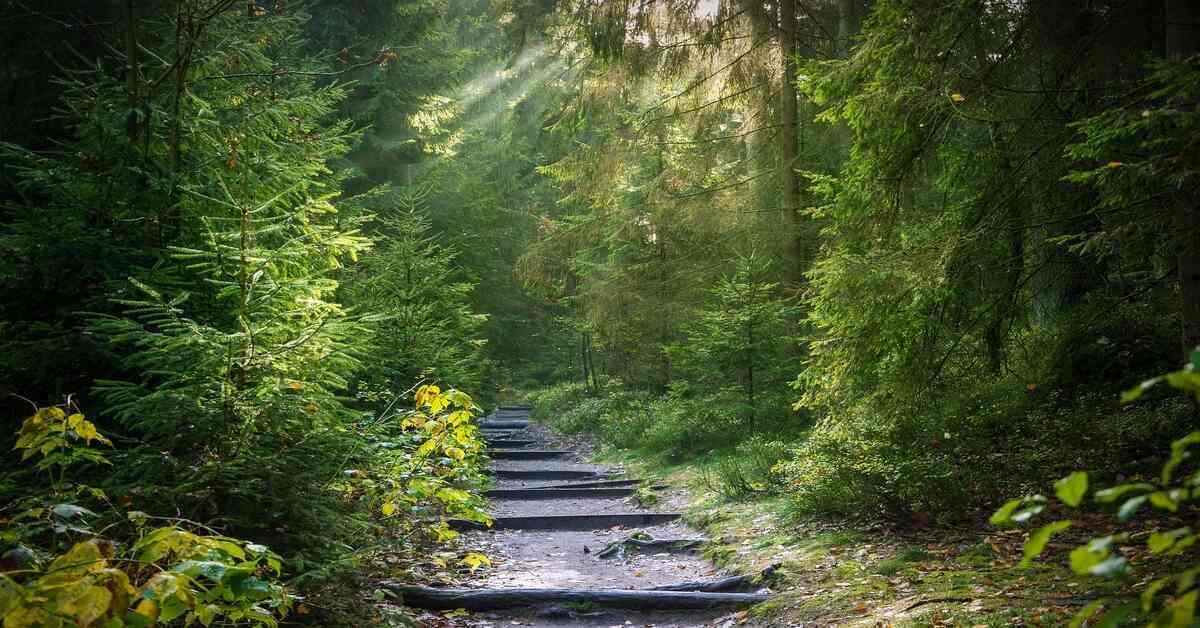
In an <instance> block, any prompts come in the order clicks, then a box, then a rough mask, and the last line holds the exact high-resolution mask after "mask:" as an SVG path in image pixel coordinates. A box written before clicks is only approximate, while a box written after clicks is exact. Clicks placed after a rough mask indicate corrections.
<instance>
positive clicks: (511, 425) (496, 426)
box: [479, 419, 529, 430]
mask: <svg viewBox="0 0 1200 628" xmlns="http://www.w3.org/2000/svg"><path fill="white" fill-rule="evenodd" d="M527 427H529V421H500V420H492V419H484V420H483V421H480V422H479V429H483V430H523V429H525V428H527Z"/></svg>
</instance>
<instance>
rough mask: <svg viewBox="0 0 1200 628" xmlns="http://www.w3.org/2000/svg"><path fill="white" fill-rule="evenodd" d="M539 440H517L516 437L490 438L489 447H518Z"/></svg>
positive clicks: (526, 445)
mask: <svg viewBox="0 0 1200 628" xmlns="http://www.w3.org/2000/svg"><path fill="white" fill-rule="evenodd" d="M535 442H537V441H532V440H517V439H515V438H497V439H495V440H490V439H488V441H487V444H488V447H495V448H496V449H517V448H518V447H528V446H530V445H532V444H534V443H535Z"/></svg>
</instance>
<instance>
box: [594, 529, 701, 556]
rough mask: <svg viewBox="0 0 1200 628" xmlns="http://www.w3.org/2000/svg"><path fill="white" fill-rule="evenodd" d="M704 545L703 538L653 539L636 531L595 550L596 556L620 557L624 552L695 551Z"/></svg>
mask: <svg viewBox="0 0 1200 628" xmlns="http://www.w3.org/2000/svg"><path fill="white" fill-rule="evenodd" d="M702 545H704V539H653V538H649V535H646V534H645V533H638V534H635V535H632V536H629V537H628V538H624V539H621V540H620V541H613V542H612V543H609V544H608V545H607V546H605V548H604V549H602V550H600V551H599V552H596V557H597V558H620V557H622V556H624V555H625V553H626V552H629V551H633V552H640V553H643V554H660V553H663V552H666V553H669V554H677V553H686V552H695V551H698V550H699V549H700V546H702Z"/></svg>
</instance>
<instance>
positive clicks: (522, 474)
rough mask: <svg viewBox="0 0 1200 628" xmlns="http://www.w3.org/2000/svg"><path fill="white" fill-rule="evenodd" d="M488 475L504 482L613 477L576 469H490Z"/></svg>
mask: <svg viewBox="0 0 1200 628" xmlns="http://www.w3.org/2000/svg"><path fill="white" fill-rule="evenodd" d="M487 473H488V475H491V476H492V477H495V478H499V479H502V480H526V481H533V480H602V479H604V478H608V477H611V476H610V475H609V474H607V473H597V472H595V471H577V470H574V469H537V470H525V469H488V470H487Z"/></svg>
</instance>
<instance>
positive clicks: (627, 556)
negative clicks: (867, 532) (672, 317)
mask: <svg viewBox="0 0 1200 628" xmlns="http://www.w3.org/2000/svg"><path fill="white" fill-rule="evenodd" d="M528 418H529V412H528V410H527V409H524V408H505V409H501V410H500V411H498V412H495V413H493V414H492V415H489V417H488V418H487V419H486V420H485V421H484V422H483V423H482V425H483V427H484V429H485V435H487V434H489V433H490V432H491V430H489V429H488V425H489V424H495V423H499V422H504V423H503V425H504V427H505V429H504V431H503V432H497V433H496V434H495V437H494V438H496V439H505V440H514V439H519V440H527V441H530V442H529V443H528V444H526V445H524V447H523V448H524V449H529V450H565V451H569V452H570V453H567V454H565V455H563V456H561V457H556V458H553V459H542V460H519V459H504V460H493V462H492V465H491V468H492V469H505V470H508V471H517V472H531V471H572V472H585V473H587V474H594V477H593V478H590V479H589V478H587V477H577V478H573V479H553V478H547V479H530V478H525V477H522V478H518V479H506V478H503V477H502V478H499V479H497V481H496V485H495V487H494V488H496V489H529V488H538V489H544V490H553V488H548V487H555V488H561V487H568V486H574V485H577V484H582V485H586V484H588V483H595V482H597V481H603V480H613V479H629V478H627V477H626V476H625V475H624V474H623V471H622V469H620V468H614V467H605V466H600V465H595V464H591V463H588V462H586V461H585V459H586V455H587V452H585V451H582V448H581V447H578V446H574V447H572V446H571V444H570V443H565V442H563V441H562V440H561V439H558V438H557V437H555V436H554V435H553V434H552V433H551V432H550V431H549V430H547V429H545V428H544V427H542V426H539V425H536V424H532V423H531V424H529V425H528V426H527V427H524V428H522V429H519V430H517V431H516V432H514V431H513V429H512V426H511V423H512V422H513V421H518V422H521V421H528ZM506 447H507V445H506ZM584 488H591V487H587V486H584ZM594 488H598V489H600V488H604V486H603V484H601V485H600V486H594ZM609 490H610V491H611V488H610V489H609ZM608 494H609V495H611V493H608ZM572 495H573V496H571V497H557V496H556V497H554V498H549V499H546V498H539V499H504V498H500V499H493V500H492V501H491V506H492V508H491V511H492V515H493V516H494V517H534V518H541V517H557V518H556V519H554V521H562V520H563V516H564V515H601V514H609V515H611V514H638V513H646V512H654V511H653V510H648V509H645V508H642V507H640V506H639V505H638V504H637V503H636V501H635V500H634V499H633V498H632V497H625V498H611V497H599V498H596V497H591V496H588V494H587V493H586V492H584V491H580V490H573V491H572ZM599 495H605V494H604V493H599ZM539 497H543V496H540V495H539ZM522 521H530V520H528V519H523V520H522ZM535 525H539V524H535ZM570 527H571V528H573V529H511V530H510V529H505V530H486V531H485V530H474V531H468V532H464V533H463V536H464V539H463V540H464V544H465V545H466V546H467V547H471V548H473V549H478V550H481V551H484V552H486V553H487V554H488V556H489V557H491V558H492V560H493V566H492V567H491V568H490V569H486V570H484V571H482V572H481V573H480V575H479V576H478V577H477V578H476V579H475V580H473V581H471V582H469V583H468V584H467V585H465V586H467V587H469V588H471V589H475V590H505V589H513V588H538V589H550V588H553V589H571V590H608V589H618V590H644V589H651V588H655V587H663V586H669V585H676V584H679V583H694V582H712V581H716V580H718V579H720V578H721V577H723V576H725V575H727V574H722V573H719V572H718V571H717V570H716V569H715V568H714V567H713V566H712V565H711V564H710V563H708V562H707V561H706V560H704V559H703V557H701V556H700V555H699V554H698V553H696V552H695V551H694V550H693V551H687V550H678V551H670V552H663V551H655V550H648V551H633V550H631V551H626V552H624V553H623V554H622V555H621V556H617V557H608V558H601V557H599V556H598V554H599V553H601V552H602V550H604V549H605V548H606V547H607V546H608V545H609V543H612V542H616V541H622V540H624V539H627V538H628V537H629V536H630V535H632V534H634V533H637V532H640V533H645V534H648V535H649V536H650V537H653V538H654V539H700V538H702V537H701V535H700V534H699V533H698V532H696V531H695V530H692V529H690V528H688V527H687V526H686V525H684V524H683V523H682V522H680V521H672V522H669V523H661V524H657V525H650V526H637V527H621V526H602V527H601V526H597V527H594V529H593V527H592V526H590V525H587V524H586V522H585V523H584V524H583V525H580V524H578V522H576V523H574V524H571V525H570ZM580 528H583V529H580ZM656 549H661V548H656ZM738 591H740V592H758V593H764V592H766V590H765V589H756V587H754V586H750V587H743V588H740V589H738ZM705 595H710V594H704V593H697V594H696V596H701V599H706V598H703V597H702V596H705ZM718 596H719V594H718ZM718 596H713V597H718ZM741 606H744V604H742V605H741ZM739 610H740V609H739V607H738V606H732V607H731V606H728V605H723V606H720V607H717V608H711V609H705V610H679V609H673V608H664V609H659V610H652V611H643V610H636V609H622V608H605V607H601V606H598V605H594V604H589V603H586V602H585V603H570V604H568V603H564V604H559V603H556V602H548V603H545V604H541V605H538V606H534V607H524V608H514V609H506V610H494V611H489V610H481V611H478V612H476V613H474V614H472V615H471V616H469V617H462V618H459V619H458V620H457V622H456V624H455V625H458V626H470V627H476V628H483V627H497V628H498V627H500V626H534V627H540V628H566V627H581V628H590V627H609V626H654V627H656V628H684V627H699V626H714V627H716V626H732V625H736V624H737V621H738V619H739V618H740V617H744V615H738V614H737V613H738V611H739Z"/></svg>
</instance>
